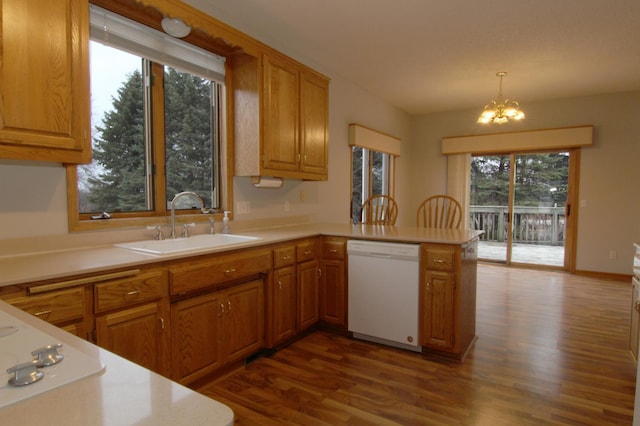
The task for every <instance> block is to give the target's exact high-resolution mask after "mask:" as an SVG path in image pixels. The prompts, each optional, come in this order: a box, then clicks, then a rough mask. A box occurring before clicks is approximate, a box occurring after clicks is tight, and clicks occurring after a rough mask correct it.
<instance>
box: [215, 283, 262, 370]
mask: <svg viewBox="0 0 640 426" xmlns="http://www.w3.org/2000/svg"><path fill="white" fill-rule="evenodd" d="M223 306H224V311H225V313H224V322H223V326H224V346H225V348H224V350H225V354H226V359H225V361H227V362H232V361H234V360H238V359H241V358H244V357H246V356H248V355H251V354H252V353H254V352H256V351H257V350H258V349H260V348H261V347H262V345H263V342H264V337H263V336H264V290H263V282H262V280H256V281H252V282H250V283H247V284H242V285H239V286H236V287H232V288H230V289H229V290H226V291H225V300H224V301H223Z"/></svg>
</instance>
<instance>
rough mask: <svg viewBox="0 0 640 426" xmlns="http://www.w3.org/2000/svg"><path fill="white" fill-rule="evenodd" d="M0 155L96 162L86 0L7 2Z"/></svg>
mask: <svg viewBox="0 0 640 426" xmlns="http://www.w3.org/2000/svg"><path fill="white" fill-rule="evenodd" d="M0 14H1V16H0V19H1V22H0V25H1V27H0V55H1V56H2V57H1V58H0V61H1V62H2V65H3V66H2V67H0V158H18V159H29V160H44V161H55V162H65V163H88V162H90V161H91V134H90V123H89V121H90V119H89V109H90V106H89V69H88V68H89V66H88V63H89V62H88V57H89V56H88V47H89V18H88V2H87V1H86V0H3V1H2V7H1V8H0Z"/></svg>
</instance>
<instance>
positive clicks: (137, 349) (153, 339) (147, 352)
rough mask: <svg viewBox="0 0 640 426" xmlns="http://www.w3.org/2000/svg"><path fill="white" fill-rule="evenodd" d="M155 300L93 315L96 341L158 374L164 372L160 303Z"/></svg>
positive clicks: (162, 319) (164, 310)
mask: <svg viewBox="0 0 640 426" xmlns="http://www.w3.org/2000/svg"><path fill="white" fill-rule="evenodd" d="M164 304H166V301H157V302H152V303H148V304H144V305H141V306H135V307H133V308H128V309H123V310H120V311H116V312H112V313H108V314H105V315H100V316H97V317H96V344H97V345H98V346H100V347H102V348H105V349H107V350H109V351H111V352H114V353H116V354H118V355H120V356H122V357H124V358H126V359H128V360H129V361H133V362H135V363H137V364H139V365H141V366H143V367H145V368H148V369H150V370H153V371H155V372H157V373H160V374H165V375H166V373H167V371H166V370H167V368H166V365H165V362H166V359H167V357H166V356H164V355H163V354H164V352H165V346H166V343H165V342H166V340H167V337H166V331H165V318H167V317H168V315H167V313H166V310H167V308H166V307H165V306H163V305H164Z"/></svg>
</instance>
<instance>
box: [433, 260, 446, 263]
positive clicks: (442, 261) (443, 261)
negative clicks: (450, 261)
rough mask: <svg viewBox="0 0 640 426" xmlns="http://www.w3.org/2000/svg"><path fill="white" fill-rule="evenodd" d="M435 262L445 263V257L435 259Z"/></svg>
mask: <svg viewBox="0 0 640 426" xmlns="http://www.w3.org/2000/svg"><path fill="white" fill-rule="evenodd" d="M433 261H434V262H435V263H445V260H444V259H433Z"/></svg>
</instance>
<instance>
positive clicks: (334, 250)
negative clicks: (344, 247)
mask: <svg viewBox="0 0 640 426" xmlns="http://www.w3.org/2000/svg"><path fill="white" fill-rule="evenodd" d="M337 252H338V250H336V249H329V253H337Z"/></svg>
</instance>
